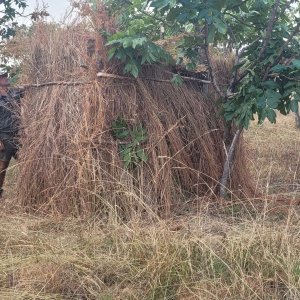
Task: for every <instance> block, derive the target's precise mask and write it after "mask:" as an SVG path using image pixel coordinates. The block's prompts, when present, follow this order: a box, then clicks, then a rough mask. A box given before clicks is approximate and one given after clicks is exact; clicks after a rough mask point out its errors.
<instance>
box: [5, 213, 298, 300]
mask: <svg viewBox="0 0 300 300" xmlns="http://www.w3.org/2000/svg"><path fill="white" fill-rule="evenodd" d="M0 221H1V229H0V239H1V246H0V251H1V259H0V264H1V269H0V298H1V299H103V300H105V299H139V300H141V299H155V300H156V299H220V300H221V299H274V300H275V299H299V297H300V294H299V292H300V260H299V255H300V236H299V230H298V228H299V225H300V224H299V216H298V215H297V214H291V215H290V217H289V218H287V219H285V220H284V221H280V222H279V221H277V223H276V230H274V225H275V224H274V223H272V222H270V221H269V220H268V217H267V216H266V215H264V214H263V213H258V212H257V215H256V219H255V220H254V219H252V220H251V219H248V220H247V219H243V220H240V219H236V218H232V217H230V215H229V214H228V213H226V212H225V211H223V213H222V214H221V213H220V214H218V215H214V216H213V215H210V216H209V215H201V214H199V215H197V216H195V215H194V216H190V217H188V218H182V219H180V220H177V221H175V220H173V221H168V222H163V221H160V222H157V223H156V224H153V225H151V224H145V223H143V222H141V221H132V222H130V223H127V224H122V225H118V224H109V225H108V224H105V225H104V224H103V223H101V222H98V221H96V220H90V221H87V220H85V221H84V222H82V221H81V220H78V219H64V220H62V219H54V218H52V219H47V218H36V217H30V216H28V215H24V216H23V215H21V216H20V215H14V216H8V215H2V216H1V217H0Z"/></svg>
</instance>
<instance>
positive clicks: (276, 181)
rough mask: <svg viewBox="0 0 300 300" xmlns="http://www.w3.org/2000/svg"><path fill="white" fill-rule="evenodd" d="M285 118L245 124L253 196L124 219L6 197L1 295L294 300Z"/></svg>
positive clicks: (296, 282) (295, 153)
mask: <svg viewBox="0 0 300 300" xmlns="http://www.w3.org/2000/svg"><path fill="white" fill-rule="evenodd" d="M293 121H294V120H293V118H292V116H290V117H282V118H279V120H278V124H277V125H270V124H264V125H262V126H257V125H253V126H252V127H251V129H250V130H249V132H247V134H246V141H247V144H248V147H249V163H250V167H251V169H252V173H253V177H254V178H255V180H256V182H257V189H260V188H262V189H263V191H264V195H262V196H261V197H259V199H249V201H243V202H241V203H238V202H237V203H227V202H225V201H223V202H219V203H216V202H213V201H211V202H208V203H207V202H206V203H201V202H199V204H198V205H194V204H193V206H192V207H190V209H189V210H188V211H186V212H185V211H182V212H181V214H178V215H177V216H176V217H175V216H174V218H172V219H168V220H160V219H159V218H157V220H156V221H155V222H153V221H152V222H150V221H147V220H141V219H138V218H136V219H133V220H132V221H131V222H129V223H126V224H121V223H120V222H117V221H116V220H113V219H110V220H109V221H108V223H106V224H104V223H103V222H101V220H97V219H88V220H86V219H85V220H82V219H78V218H77V219H75V218H67V219H62V218H58V217H53V216H44V217H42V216H32V215H28V214H25V213H20V212H18V211H19V210H18V208H16V207H14V206H13V205H11V204H12V199H7V200H6V204H3V209H2V210H1V214H0V222H1V227H0V240H1V243H0V251H1V257H0V266H1V267H0V299H4V300H5V299H81V300H83V299H101V300H109V299H189V300H191V299H216V300H218V299H220V300H221V299H222V300H223V299H236V300H238V299H274V300H275V299H299V298H300V259H299V257H300V233H299V226H300V221H299V210H298V206H297V199H298V198H299V190H300V188H299V176H300V174H299V155H300V151H299V150H300V135H299V132H298V131H297V130H296V129H295V128H294V123H293ZM274 137H277V138H276V139H275V138H274ZM13 168H14V167H13ZM13 168H12V170H11V171H13ZM15 171H17V170H15ZM10 175H11V178H10V180H11V182H12V180H13V174H10ZM7 187H10V188H11V189H13V185H12V184H11V185H9V183H8V185H7ZM10 197H13V192H12V191H11V193H10Z"/></svg>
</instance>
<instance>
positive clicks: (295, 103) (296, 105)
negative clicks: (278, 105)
mask: <svg viewBox="0 0 300 300" xmlns="http://www.w3.org/2000/svg"><path fill="white" fill-rule="evenodd" d="M291 111H292V112H295V113H297V112H298V111H299V102H298V100H295V99H294V100H292V101H291Z"/></svg>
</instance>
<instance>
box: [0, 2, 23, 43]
mask: <svg viewBox="0 0 300 300" xmlns="http://www.w3.org/2000/svg"><path fill="white" fill-rule="evenodd" d="M26 6H27V5H26V1H25V0H3V1H0V10H1V17H0V37H1V40H3V39H8V38H10V37H11V36H13V35H14V34H15V29H16V26H17V22H15V21H14V20H15V18H16V16H17V14H18V12H19V10H23V9H24V8H25V7H26Z"/></svg>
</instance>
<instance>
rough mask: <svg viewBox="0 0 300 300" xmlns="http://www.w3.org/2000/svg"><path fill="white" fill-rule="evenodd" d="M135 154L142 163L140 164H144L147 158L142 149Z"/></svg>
mask: <svg viewBox="0 0 300 300" xmlns="http://www.w3.org/2000/svg"><path fill="white" fill-rule="evenodd" d="M136 154H137V156H138V158H139V159H140V160H141V161H142V162H146V161H147V160H148V156H147V154H146V153H145V151H144V149H138V150H137V151H136Z"/></svg>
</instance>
